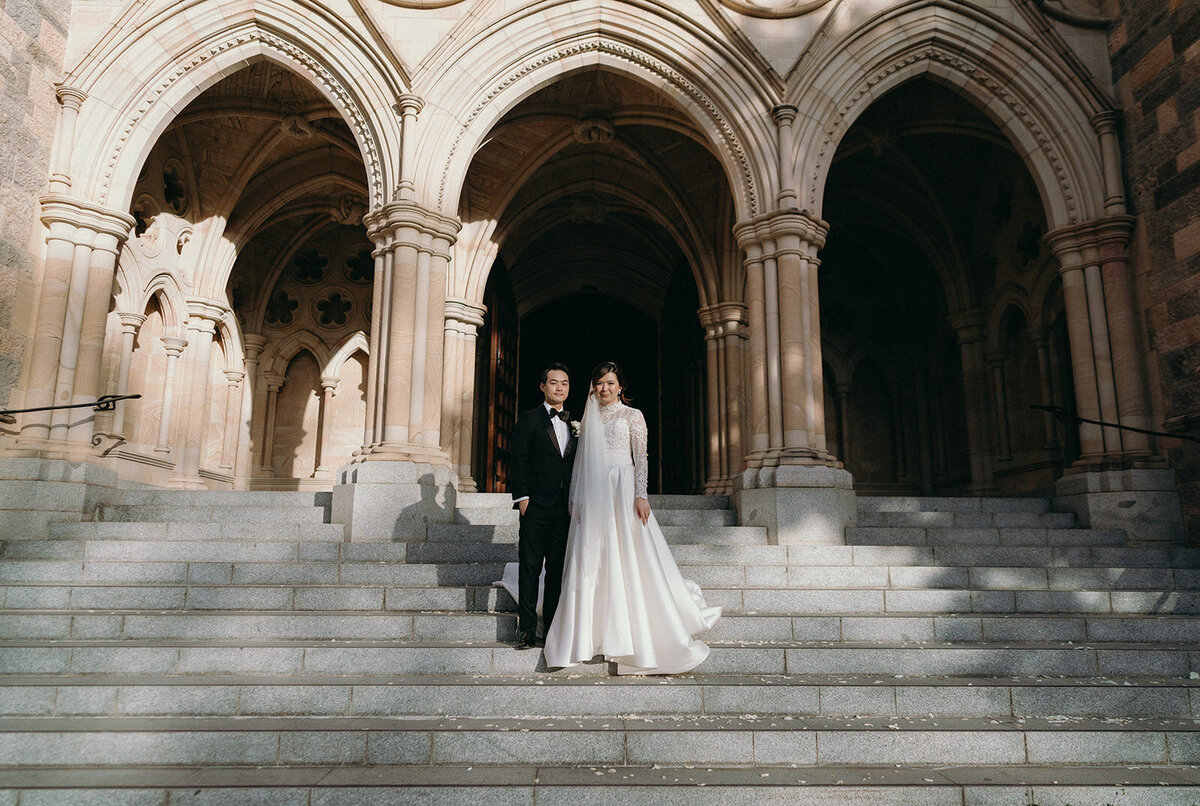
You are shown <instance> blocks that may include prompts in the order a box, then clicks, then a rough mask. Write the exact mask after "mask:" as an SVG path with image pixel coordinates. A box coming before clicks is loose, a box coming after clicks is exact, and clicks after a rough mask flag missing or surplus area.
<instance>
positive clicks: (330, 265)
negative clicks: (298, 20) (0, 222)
mask: <svg viewBox="0 0 1200 806" xmlns="http://www.w3.org/2000/svg"><path fill="white" fill-rule="evenodd" d="M367 193H368V191H367V177H366V171H365V169H364V167H363V161H362V158H361V156H360V151H359V145H358V143H357V142H356V140H355V137H354V135H353V134H352V132H351V131H350V128H349V126H348V125H347V124H346V122H345V120H344V119H343V118H342V116H341V113H340V112H339V111H338V109H337V108H336V107H335V106H334V105H333V104H332V103H331V102H330V101H329V100H328V99H327V98H326V97H325V96H324V95H323V94H322V93H321V92H320V91H318V89H317V88H316V87H314V86H312V85H311V84H310V83H308V82H307V81H306V80H305V79H304V78H302V77H301V76H299V75H297V74H295V73H292V72H291V71H290V70H288V69H287V68H285V67H283V66H281V65H279V64H277V63H275V62H272V61H269V60H266V59H259V60H257V61H254V62H253V63H251V64H249V65H248V66H245V67H243V68H242V69H240V70H238V71H237V72H234V73H232V74H230V75H228V76H226V77H225V78H223V79H221V80H220V81H218V82H217V83H215V84H214V85H213V86H211V87H209V88H208V89H207V90H206V91H204V92H203V93H201V94H200V95H199V96H198V97H196V98H195V99H194V100H193V101H192V102H191V103H190V104H188V106H187V107H186V108H185V109H184V110H183V111H182V112H181V113H180V114H179V115H178V117H177V118H176V119H175V120H174V121H173V122H172V123H171V124H170V125H169V126H168V127H167V129H166V131H165V132H164V133H163V135H162V136H161V137H160V138H159V140H158V142H157V143H156V144H155V146H154V147H153V149H152V150H151V152H150V154H149V156H148V158H147V159H146V162H145V164H144V165H143V168H142V172H141V176H140V177H139V180H138V183H137V185H136V188H135V190H134V194H133V200H132V205H131V212H132V214H133V215H134V217H135V219H136V220H137V226H136V228H135V232H134V236H133V237H131V238H130V241H129V243H128V244H127V246H126V248H125V250H124V252H123V254H122V256H121V267H122V271H123V276H124V277H125V278H126V282H127V284H128V285H129V286H130V288H129V290H128V297H129V299H128V300H127V301H126V303H125V304H126V305H129V306H130V307H133V306H135V305H137V306H138V307H136V308H133V312H135V313H142V312H143V311H145V312H146V313H147V315H148V317H149V318H148V319H147V321H148V322H149V323H150V327H151V329H155V330H154V334H153V335H154V337H157V338H161V337H163V336H165V337H166V346H167V352H166V359H165V360H166V362H167V366H168V367H169V368H170V367H172V366H173V368H172V369H170V371H169V372H168V373H167V374H166V376H165V377H166V379H165V380H164V381H163V382H158V381H157V380H156V381H155V383H154V385H153V388H149V389H145V388H141V387H139V388H137V389H136V390H135V391H138V392H141V393H143V394H144V395H146V396H148V397H150V398H151V401H150V402H147V403H144V404H142V406H141V407H130V417H129V420H130V426H131V427H137V428H138V429H140V430H139V431H138V433H137V434H136V435H135V436H136V439H135V440H131V441H130V443H129V444H128V446H127V447H126V448H124V449H123V451H124V454H123V455H124V457H125V458H129V459H131V460H133V462H135V463H136V464H137V465H139V466H140V467H141V468H143V469H142V470H140V471H139V472H140V473H141V475H142V477H143V478H144V479H145V480H147V481H154V480H157V482H158V483H163V482H166V483H168V484H180V485H183V486H209V487H217V488H220V487H233V486H237V487H258V488H276V489H293V488H302V487H305V486H314V487H322V486H326V487H327V486H328V483H329V482H328V481H327V479H328V478H330V477H331V476H332V472H331V471H332V470H333V469H336V467H337V466H339V465H340V464H341V463H344V462H345V461H347V460H348V458H349V457H350V455H351V454H352V452H353V451H354V450H356V449H357V448H359V447H360V446H361V443H362V429H363V417H364V407H365V398H364V395H365V391H364V389H363V386H364V384H363V376H364V374H365V362H366V357H365V352H366V343H367V339H366V334H367V333H369V331H370V316H371V311H370V303H371V290H372V283H373V281H374V265H373V258H372V257H371V250H372V248H373V247H372V244H371V243H370V241H369V240H368V239H367V237H366V232H365V230H364V228H363V226H362V223H361V218H362V215H363V213H364V212H365V211H366V208H367ZM156 287H162V288H167V289H171V290H172V292H173V294H174V295H175V296H176V297H177V298H178V299H179V300H180V301H181V303H182V304H181V305H180V307H181V310H180V311H178V312H177V316H178V318H179V324H178V325H177V326H176V327H175V328H174V330H173V331H172V332H168V333H159V332H158V331H161V330H162V327H161V323H160V322H159V321H158V318H156V316H155V315H154V314H155V310H156V309H153V310H152V309H149V308H146V303H144V302H143V303H140V304H139V303H138V302H137V299H138V295H139V292H140V294H141V296H142V297H144V296H145V293H146V291H144V290H142V289H147V288H156ZM183 301H186V302H185V303H184V302H183ZM125 313H126V312H125V311H114V313H113V314H112V315H111V318H110V325H109V329H110V333H113V332H116V333H119V332H120V327H121V321H123V320H122V319H121V316H122V315H124V314H125ZM143 327H145V326H144V325H143ZM145 335H146V336H150V335H151V334H150V333H147V334H145ZM147 341H148V339H147V338H146V337H143V336H142V335H139V336H138V338H137V340H136V342H135V345H136V350H138V351H145V350H149V351H150V352H149V353H148V354H150V355H153V354H154V352H155V351H159V352H161V350H160V348H159V347H156V346H154V345H150V346H146V342H147ZM172 351H174V352H172ZM175 353H177V355H175ZM139 354H140V353H138V352H135V355H134V361H133V362H132V365H133V368H134V370H135V375H136V378H137V379H138V380H140V379H141V377H142V375H143V374H145V373H144V372H142V370H141V369H140V364H139V363H138V355H139ZM173 355H174V357H172V356H173ZM114 381H115V379H114ZM167 386H169V388H164V387H167ZM142 410H145V411H150V410H158V411H159V414H158V416H157V417H156V420H157V421H158V422H160V423H166V425H163V426H161V428H162V430H163V431H164V432H165V433H164V434H163V435H162V437H160V438H158V439H157V441H156V442H155V443H153V444H151V443H149V441H148V437H147V436H146V434H144V433H142V432H144V431H146V428H147V427H148V426H147V425H146V424H145V423H143V422H142V421H143V420H146V418H145V417H143V416H142V415H141V411H142ZM276 447H277V448H278V450H276ZM119 455H121V454H119ZM147 467H153V468H157V470H156V471H150V470H145V468H147ZM154 472H158V473H159V475H160V476H161V478H158V479H153V478H151V477H150V474H151V473H154Z"/></svg>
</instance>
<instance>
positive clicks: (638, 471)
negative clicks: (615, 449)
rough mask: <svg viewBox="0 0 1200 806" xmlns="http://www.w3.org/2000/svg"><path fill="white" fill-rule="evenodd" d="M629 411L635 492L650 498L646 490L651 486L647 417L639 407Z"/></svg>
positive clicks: (636, 495)
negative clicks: (647, 455)
mask: <svg viewBox="0 0 1200 806" xmlns="http://www.w3.org/2000/svg"><path fill="white" fill-rule="evenodd" d="M629 412H630V416H629V441H630V443H632V444H631V446H630V447H631V448H632V449H633V494H634V496H635V497H636V498H648V497H649V496H648V495H646V491H647V489H648V488H649V481H650V472H649V468H648V465H649V462H647V460H646V443H647V441H648V434H647V431H646V418H645V417H643V416H642V413H641V412H640V411H638V410H637V409H630V410H629Z"/></svg>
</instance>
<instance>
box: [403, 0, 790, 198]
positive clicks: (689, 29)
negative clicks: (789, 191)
mask: <svg viewBox="0 0 1200 806" xmlns="http://www.w3.org/2000/svg"><path fill="white" fill-rule="evenodd" d="M670 13H671V12H669V11H667V10H666V9H664V8H661V7H656V8H655V9H654V11H653V12H652V11H650V10H649V9H647V8H645V7H634V6H631V5H624V4H621V5H616V4H605V5H604V7H603V9H602V8H601V6H600V5H597V4H594V3H593V4H587V5H584V4H574V3H566V4H562V5H560V6H556V7H554V8H552V9H546V8H540V7H531V8H529V9H525V10H523V11H521V12H519V13H518V14H515V15H513V16H510V17H505V18H504V19H503V21H502V22H500V23H497V24H496V25H494V26H493V27H492V28H490V29H487V30H482V31H478V32H475V33H473V34H470V35H464V36H462V37H456V38H452V42H461V45H459V46H458V47H453V46H448V47H446V48H444V49H443V50H441V51H439V52H437V53H436V54H434V56H433V58H432V59H431V60H430V61H431V63H430V65H429V68H428V70H429V74H431V75H437V76H438V80H436V81H435V83H434V84H433V85H432V86H430V87H428V88H425V89H424V94H425V96H426V97H427V98H441V97H458V98H466V99H470V100H468V101H466V102H465V103H463V104H461V105H459V107H458V108H459V109H462V110H466V111H465V112H464V113H463V114H461V115H456V114H454V110H450V109H443V108H440V107H430V108H428V109H426V110H425V111H424V112H423V113H422V125H421V127H420V130H421V131H420V139H419V142H418V144H417V147H416V159H415V162H416V164H417V166H418V168H417V170H418V171H419V172H420V173H419V174H418V175H417V176H416V177H414V178H415V179H416V187H417V189H418V190H417V192H418V193H424V194H426V196H427V203H428V204H429V206H431V207H433V208H434V209H436V210H440V211H444V212H454V211H456V210H457V209H458V203H459V196H460V194H461V191H462V186H463V183H464V181H465V177H466V175H467V170H468V168H469V166H470V163H471V159H472V157H473V155H474V153H475V151H476V149H477V148H478V147H479V145H480V144H481V143H482V142H483V141H484V138H485V137H486V136H487V135H488V133H489V132H490V131H491V130H492V128H493V127H494V126H495V125H496V123H497V122H498V121H499V120H500V119H501V118H502V117H503V116H504V114H505V113H506V112H508V111H509V110H510V109H512V108H513V107H515V106H516V105H517V104H518V103H520V101H521V100H522V99H524V98H526V97H528V96H530V95H532V94H533V93H535V92H537V91H538V90H539V89H541V88H543V87H545V86H548V85H550V84H552V83H554V82H555V81H558V80H559V79H561V78H562V77H563V76H565V75H567V74H570V73H572V72H576V71H579V70H586V69H595V68H597V67H599V68H602V69H605V70H608V71H611V72H615V73H619V74H622V75H625V76H628V77H630V78H632V79H634V80H636V81H639V82H641V83H644V84H648V85H650V86H652V87H654V88H656V89H658V90H660V91H663V92H665V93H666V94H667V95H669V96H670V97H671V98H672V99H673V100H674V101H675V102H676V103H677V104H678V105H679V106H680V107H681V108H682V109H683V110H684V111H685V113H686V114H687V116H688V117H689V118H690V120H691V121H692V123H693V124H694V125H695V126H696V127H697V128H698V129H700V130H701V131H703V132H704V134H705V139H706V142H705V143H704V145H705V146H706V147H707V148H709V149H710V150H711V151H712V152H713V154H714V156H715V157H716V158H717V160H718V162H719V163H720V164H721V166H722V168H723V169H724V171H725V174H726V177H727V180H728V182H729V185H730V188H731V190H732V193H733V196H734V199H735V204H736V206H737V213H738V217H739V218H751V217H753V216H754V215H757V214H758V213H761V212H763V211H764V210H766V209H768V208H769V207H770V206H771V204H772V203H773V197H774V191H775V182H774V179H773V175H774V169H773V165H772V162H773V159H774V154H775V152H776V147H775V131H774V125H773V123H772V122H771V118H770V113H769V110H770V109H771V107H772V106H773V105H774V104H775V98H774V94H773V93H772V92H771V90H770V88H769V87H768V86H767V85H766V84H765V82H764V79H763V77H762V75H761V74H760V73H759V72H758V71H757V70H756V69H754V68H753V67H752V66H750V65H749V64H746V63H744V62H743V61H742V60H741V59H740V58H739V57H738V56H737V55H736V54H735V53H734V51H733V50H732V49H731V48H729V47H727V46H725V45H723V44H722V43H719V42H717V41H715V40H713V39H711V38H710V37H709V35H708V34H706V33H704V32H703V31H702V30H701V29H700V28H698V27H696V26H694V25H692V24H691V23H690V22H688V21H687V20H686V19H685V18H683V17H682V16H681V15H680V16H676V17H675V18H669V17H668V16H667V15H668V14H670ZM627 26H628V28H627ZM633 29H637V30H638V31H639V35H638V38H637V43H636V44H635V43H634V42H632V41H630V38H629V37H628V36H627V35H626V34H625V33H624V32H625V31H626V30H633ZM651 43H653V44H651ZM477 77H478V78H477Z"/></svg>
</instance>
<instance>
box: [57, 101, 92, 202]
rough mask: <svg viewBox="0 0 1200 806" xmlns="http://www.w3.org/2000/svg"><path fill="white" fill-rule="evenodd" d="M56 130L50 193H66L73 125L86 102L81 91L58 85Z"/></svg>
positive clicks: (73, 142) (68, 184) (68, 187)
mask: <svg viewBox="0 0 1200 806" xmlns="http://www.w3.org/2000/svg"><path fill="white" fill-rule="evenodd" d="M55 95H56V96H57V97H58V103H59V108H58V128H57V129H56V130H55V133H54V134H55V136H54V157H53V162H52V164H53V168H51V170H50V192H51V193H66V192H67V191H68V190H70V188H71V157H72V156H73V154H74V152H75V123H76V122H77V121H78V120H79V109H80V107H82V106H83V102H84V101H85V100H87V93H85V92H84V91H83V90H78V89H75V88H74V87H67V86H64V85H61V84H60V85H58V86H57V87H55Z"/></svg>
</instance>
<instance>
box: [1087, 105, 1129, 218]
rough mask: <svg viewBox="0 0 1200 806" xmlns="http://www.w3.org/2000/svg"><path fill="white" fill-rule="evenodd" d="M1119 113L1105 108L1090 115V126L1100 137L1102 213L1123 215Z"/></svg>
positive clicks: (1123, 195) (1123, 193)
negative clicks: (1102, 192)
mask: <svg viewBox="0 0 1200 806" xmlns="http://www.w3.org/2000/svg"><path fill="white" fill-rule="evenodd" d="M1120 120H1121V113H1119V112H1117V111H1115V110H1112V109H1106V110H1104V111H1103V112H1098V113H1096V115H1094V116H1093V117H1092V120H1091V123H1092V128H1094V129H1095V130H1096V135H1097V136H1098V137H1099V138H1100V159H1101V161H1102V162H1103V165H1104V214H1105V215H1109V216H1124V215H1125V188H1124V183H1123V182H1122V180H1121V144H1120V142H1119V141H1118V140H1117V124H1118V123H1119V122H1120Z"/></svg>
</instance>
